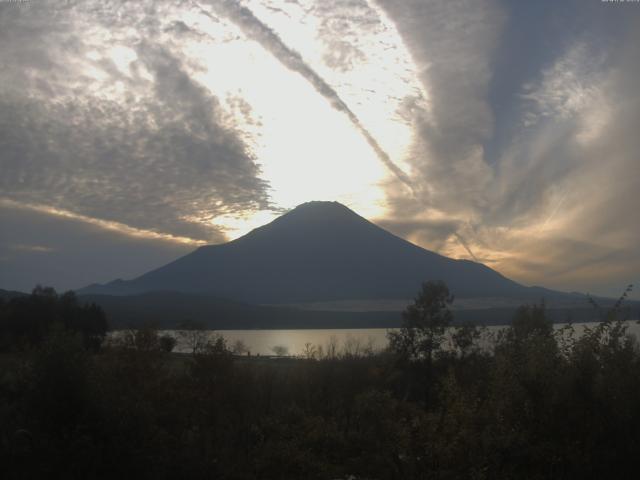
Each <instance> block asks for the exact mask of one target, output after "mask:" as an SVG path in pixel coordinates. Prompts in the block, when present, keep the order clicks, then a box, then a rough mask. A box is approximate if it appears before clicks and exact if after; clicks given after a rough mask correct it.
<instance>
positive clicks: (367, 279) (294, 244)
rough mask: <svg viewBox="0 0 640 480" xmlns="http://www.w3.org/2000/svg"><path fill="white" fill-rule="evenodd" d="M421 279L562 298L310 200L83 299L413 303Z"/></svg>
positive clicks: (91, 290)
mask: <svg viewBox="0 0 640 480" xmlns="http://www.w3.org/2000/svg"><path fill="white" fill-rule="evenodd" d="M426 280H443V281H445V282H446V283H447V285H448V286H449V288H450V289H451V291H452V292H453V293H454V294H455V295H456V296H459V297H517V298H523V299H527V298H530V299H536V300H537V299H540V298H542V297H545V298H549V297H554V296H556V297H557V296H567V295H569V294H562V293H559V292H553V291H551V290H546V289H543V288H537V287H525V286H523V285H520V284H518V283H516V282H514V281H512V280H509V279H508V278H506V277H504V276H503V275H501V274H500V273H498V272H496V271H495V270H492V269H491V268H489V267H487V266H485V265H482V264H480V263H476V262H472V261H468V260H454V259H451V258H447V257H444V256H442V255H439V254H437V253H434V252H431V251H429V250H425V249H424V248H421V247H418V246H416V245H414V244H412V243H410V242H408V241H406V240H403V239H402V238H399V237H397V236H395V235H393V234H391V233H390V232H388V231H386V230H384V229H382V228H380V227H378V226H376V225H374V224H373V223H371V222H369V221H367V220H366V219H364V218H362V217H361V216H359V215H357V214H356V213H355V212H353V211H352V210H350V209H349V208H347V207H345V206H344V205H341V204H340V203H337V202H309V203H305V204H303V205H300V206H298V207H296V208H295V209H293V210H292V211H290V212H288V213H287V214H285V215H283V216H281V217H279V218H277V219H276V220H274V221H273V222H271V223H269V224H267V225H265V226H263V227H260V228H257V229H255V230H253V231H251V232H250V233H248V234H247V235H245V236H243V237H241V238H238V239H236V240H234V241H232V242H228V243H225V244H221V245H212V246H204V247H200V248H198V249H197V250H195V251H194V252H192V253H190V254H188V255H185V256H183V257H181V258H179V259H177V260H175V261H174V262H171V263H169V264H168V265H165V266H162V267H160V268H158V269H156V270H152V271H150V272H148V273H146V274H144V275H142V276H140V277H138V278H135V279H133V280H129V281H124V280H116V281H114V282H111V283H108V284H105V285H97V284H95V285H91V286H89V287H86V288H84V289H81V290H80V291H79V293H81V294H103V295H136V294H141V293H147V292H157V291H172V292H182V293H198V294H206V295H212V296H215V297H217V298H228V299H233V300H234V301H239V302H247V303H252V304H289V303H301V302H321V301H334V300H347V299H407V298H412V297H413V296H414V295H415V293H416V292H417V290H418V289H419V287H420V284H421V283H422V282H424V281H426Z"/></svg>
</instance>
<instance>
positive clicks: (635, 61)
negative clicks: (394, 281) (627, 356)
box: [0, 0, 640, 299]
mask: <svg viewBox="0 0 640 480" xmlns="http://www.w3.org/2000/svg"><path fill="white" fill-rule="evenodd" d="M638 78H640V3H639V2H631V1H626V2H624V1H618V2H610V1H609V2H608V1H601V0H579V1H571V0H566V1H557V0H537V1H535V2H534V1H531V2H523V1H516V0H514V1H507V0H429V1H428V0H280V1H275V0H222V1H212V0H203V1H182V0H173V1H162V0H161V1H150V0H137V1H125V0H118V1H110V0H95V1H94V0H77V1H76V0H64V1H61V0H58V1H45V0H31V1H24V0H23V1H7V0H0V288H4V289H16V290H23V291H28V290H30V289H31V288H32V287H33V286H34V285H35V284H37V283H41V284H45V285H53V286H54V287H56V288H58V289H60V290H65V289H70V288H79V287H82V286H86V285H88V284H90V283H94V282H105V281H109V280H113V279H115V278H125V279H126V278H132V277H135V276H137V275H140V274H142V273H144V272H146V271H148V270H150V269H152V268H155V267H158V266H160V265H162V264H164V263H167V262H169V261H171V260H173V259H175V258H177V257H179V256H181V255H183V254H186V253H188V252H190V251H192V250H193V249H195V248H197V247H198V246H200V245H205V244H216V243H222V242H225V241H229V240H232V239H234V238H237V237H239V236H241V235H243V234H245V233H247V232H248V231H250V230H251V229H252V228H255V227H257V226H260V225H262V224H264V223H267V222H268V221H270V220H272V219H274V218H276V217H277V216H279V215H281V214H282V213H284V212H286V211H287V210H289V209H291V208H293V207H295V206H296V205H298V204H300V203H304V202H307V201H311V200H335V201H339V202H342V203H344V204H345V205H347V206H349V207H350V208H352V209H353V210H355V211H356V212H357V213H359V214H360V215H362V216H364V217H366V218H368V219H370V220H372V221H374V222H375V223H377V224H378V225H380V226H382V227H384V228H386V229H388V230H390V231H391V232H393V233H395V234H396V235H399V236H401V237H403V238H406V239H407V240H409V241H412V242H414V243H416V244H418V245H420V246H422V247H424V248H427V249H430V250H433V251H437V252H439V253H441V254H443V255H447V256H450V257H453V258H465V259H470V260H474V261H478V262H481V263H484V264H486V265H488V266H489V267H491V268H494V269H496V270H498V271H499V272H501V273H502V274H504V275H506V276H508V277H510V278H512V279H513V280H516V281H519V282H521V283H523V284H525V285H543V286H546V287H549V288H555V289H559V290H565V291H581V292H590V293H596V294H602V295H612V296H617V295H619V294H620V293H622V291H623V290H624V288H625V287H626V285H627V284H629V283H637V282H638V280H640V250H639V249H638V248H637V246H638V244H639V243H640V221H638V214H637V210H638V207H637V206H638V205H639V202H638V193H639V192H640V188H639V187H640V88H639V86H638V85H640V84H639V83H638ZM638 290H640V285H639V286H638ZM638 290H636V291H635V292H634V293H633V295H632V297H634V298H638V299H640V294H639V292H638Z"/></svg>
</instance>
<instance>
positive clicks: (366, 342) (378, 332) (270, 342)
mask: <svg viewBox="0 0 640 480" xmlns="http://www.w3.org/2000/svg"><path fill="white" fill-rule="evenodd" d="M595 325H597V323H595V322H589V323H576V324H574V325H573V328H574V329H575V332H576V334H577V335H580V334H581V332H582V331H583V330H584V328H585V327H594V326H595ZM627 325H628V330H627V332H628V333H630V334H633V335H635V336H636V338H640V324H638V322H637V321H635V320H633V321H628V322H627ZM564 326H566V324H562V323H558V324H555V325H554V328H556V329H560V328H562V327H564ZM503 328H505V326H500V325H497V326H489V327H486V331H485V334H484V336H483V338H482V340H481V344H483V345H489V344H490V342H491V340H490V339H491V335H495V334H496V333H497V332H498V331H499V330H501V329H503ZM389 330H390V329H386V328H357V329H356V328H354V329H308V330H307V329H303V330H218V331H213V330H206V331H203V332H198V333H197V334H196V335H197V336H199V337H202V338H199V340H202V339H206V338H209V339H213V338H215V335H217V334H220V335H222V336H223V337H224V338H225V340H226V341H227V345H228V346H229V347H230V348H233V347H234V346H235V345H238V344H239V342H241V343H242V345H243V346H244V347H245V348H246V351H248V352H250V354H251V355H263V356H264V355H275V354H276V353H277V354H280V355H292V356H295V355H304V353H305V350H306V349H307V348H308V345H310V346H315V347H316V348H317V347H318V346H321V347H322V349H323V351H324V352H326V351H327V349H332V348H333V349H335V350H336V351H338V352H341V351H344V350H345V349H347V350H349V351H351V352H356V351H360V352H362V351H364V350H367V349H370V350H373V351H377V350H381V349H384V348H385V347H386V345H387V337H386V335H387V332H388V331H389ZM121 333H122V332H121V331H115V332H112V333H111V335H110V336H111V337H112V338H117V337H118V336H119V335H120V334H121ZM160 334H161V335H164V334H166V335H170V336H173V337H174V338H176V339H177V340H178V345H177V346H176V348H175V350H174V351H175V352H190V351H191V347H190V346H189V343H190V340H189V338H188V337H189V335H186V336H185V335H180V332H179V331H177V330H163V331H160ZM241 353H245V352H244V351H243V352H241Z"/></svg>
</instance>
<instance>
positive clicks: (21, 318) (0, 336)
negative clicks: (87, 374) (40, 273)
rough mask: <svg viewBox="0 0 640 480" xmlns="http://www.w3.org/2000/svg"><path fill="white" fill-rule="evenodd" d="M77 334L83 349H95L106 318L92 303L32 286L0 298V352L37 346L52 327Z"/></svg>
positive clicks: (101, 336)
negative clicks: (29, 290)
mask: <svg viewBox="0 0 640 480" xmlns="http://www.w3.org/2000/svg"><path fill="white" fill-rule="evenodd" d="M55 329H58V330H65V331H68V332H75V333H79V334H80V335H81V337H82V340H83V342H84V346H85V348H91V349H94V350H95V349H97V348H99V346H100V344H101V343H102V340H103V339H104V336H105V334H106V332H107V320H106V317H105V315H104V313H103V311H102V309H101V308H100V307H98V306H97V305H95V304H94V303H89V304H82V303H80V302H79V301H78V298H77V297H76V295H75V293H74V292H71V291H69V292H66V293H63V294H62V295H58V294H57V293H56V291H55V290H54V289H53V288H51V287H41V286H40V285H38V286H36V287H35V288H34V289H33V291H32V292H31V295H23V296H15V297H13V298H11V299H9V300H5V301H0V351H7V350H15V349H25V348H28V347H31V346H35V345H40V344H41V343H42V342H43V341H45V339H46V338H47V337H48V336H50V334H51V333H52V331H53V330H55Z"/></svg>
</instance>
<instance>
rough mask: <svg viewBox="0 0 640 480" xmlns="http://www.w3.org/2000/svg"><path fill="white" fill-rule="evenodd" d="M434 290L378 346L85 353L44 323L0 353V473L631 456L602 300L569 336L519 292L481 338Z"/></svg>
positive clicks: (343, 475) (421, 472) (624, 468)
mask: <svg viewBox="0 0 640 480" xmlns="http://www.w3.org/2000/svg"><path fill="white" fill-rule="evenodd" d="M450 298H451V297H450V295H449V293H448V291H447V290H446V287H445V286H444V285H440V284H427V285H425V287H424V288H423V290H422V291H421V293H420V294H419V296H418V297H417V298H416V303H415V304H414V305H413V306H412V307H410V308H408V309H407V312H406V316H405V321H406V323H405V328H404V329H403V330H402V332H401V335H407V336H408V338H409V339H410V340H414V339H418V341H417V343H416V345H417V347H416V348H415V349H413V350H411V352H415V353H412V354H411V355H407V350H406V349H405V348H404V346H405V345H406V342H396V343H392V346H393V348H392V349H391V350H389V351H386V352H382V353H379V354H373V353H371V352H370V351H369V350H367V349H366V348H364V349H361V348H353V346H351V347H349V348H348V349H345V350H344V351H342V352H340V351H336V350H335V349H334V348H327V349H326V350H325V349H322V350H320V349H318V348H314V347H313V346H311V345H308V346H307V349H306V354H305V356H304V358H299V359H288V358H280V359H276V360H265V359H260V358H256V357H247V356H246V355H243V356H234V355H233V354H232V353H231V351H230V350H229V348H228V347H227V345H226V342H225V341H224V339H223V338H222V337H217V338H216V339H215V341H213V342H209V343H206V344H205V345H199V346H198V348H194V349H193V353H191V354H188V355H186V354H170V353H168V352H167V350H169V348H168V347H167V346H165V345H163V341H162V338H163V337H162V336H159V335H158V333H157V332H156V331H154V330H152V329H149V328H147V329H141V330H138V331H132V332H131V334H130V335H126V336H124V337H123V340H122V342H121V343H120V344H117V345H111V346H109V347H105V348H103V349H101V350H100V351H99V352H92V351H90V350H87V349H86V348H85V347H84V344H83V340H82V335H81V334H77V333H76V334H74V333H72V332H70V331H69V330H66V331H65V330H62V329H59V330H58V329H52V330H51V331H50V332H49V334H48V335H47V336H46V338H45V340H44V341H42V342H41V343H40V344H39V347H38V348H37V349H34V350H31V351H30V352H27V353H23V354H20V355H15V354H14V355H8V354H4V355H2V356H0V361H1V362H3V365H2V366H3V367H5V368H2V369H0V464H1V465H2V468H3V478H83V479H84V478H138V479H144V478H154V479H163V478H195V479H197V478H220V479H347V478H351V479H429V478H438V479H458V478H471V479H495V478H505V479H507V478H508V479H518V478H522V479H536V478H540V479H542V478H545V479H546V478H558V479H565V478H581V479H582V478H628V477H631V476H632V475H633V474H634V473H635V463H636V456H635V452H637V451H638V448H639V447H640V409H638V405H640V351H639V349H638V345H637V343H636V341H635V339H633V338H632V337H630V336H628V335H627V334H626V324H625V323H624V321H623V320H624V315H621V312H622V310H621V308H619V307H620V306H619V305H616V306H615V307H614V309H613V310H611V311H609V312H605V314H604V315H603V319H602V321H601V322H600V323H599V324H598V325H597V326H596V327H593V328H591V329H586V330H585V331H584V333H582V334H581V335H574V334H573V333H572V331H573V327H571V326H568V327H566V328H564V329H560V330H558V329H553V328H552V326H551V324H550V322H549V321H548V318H547V317H546V313H545V308H544V305H531V306H524V307H522V308H521V309H519V311H518V313H517V315H516V317H515V318H514V320H513V324H512V325H511V326H510V327H509V328H506V329H504V330H503V331H502V332H501V333H500V334H498V335H497V336H495V337H494V338H492V339H491V342H490V343H487V342H486V334H483V333H482V332H481V331H479V330H478V329H476V328H475V327H473V326H469V325H465V326H460V327H458V328H456V329H453V330H452V329H449V330H448V331H445V330H444V327H446V326H447V325H448V324H449V322H450V320H451V319H450V314H449V313H447V312H448V305H449V300H450ZM413 328H420V329H422V331H421V332H420V333H419V334H415V335H414V334H412V333H411V329H413ZM194 331H197V330H194ZM414 333H415V332H414ZM423 337H424V338H426V339H428V341H421V340H420V339H423ZM483 342H484V343H483ZM425 392H428V394H425Z"/></svg>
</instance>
